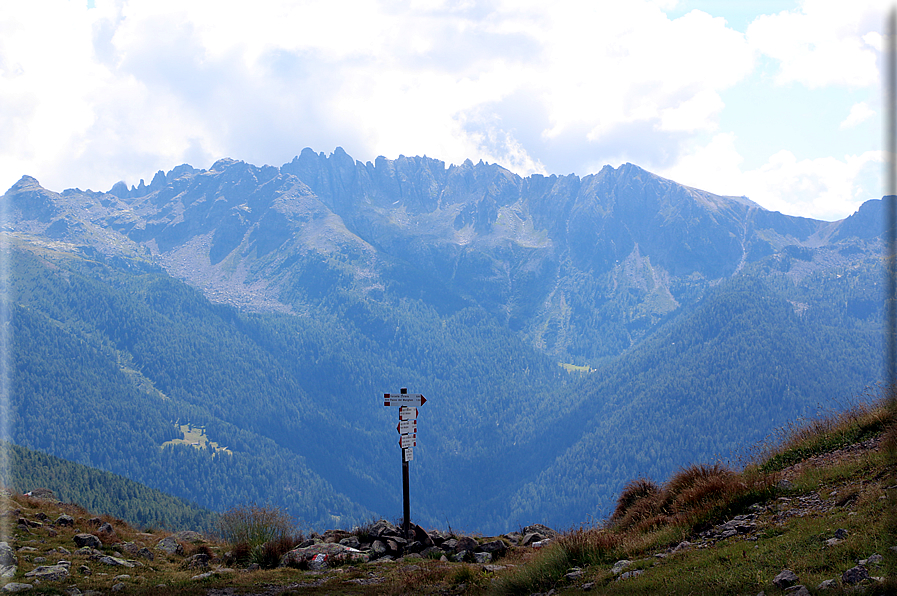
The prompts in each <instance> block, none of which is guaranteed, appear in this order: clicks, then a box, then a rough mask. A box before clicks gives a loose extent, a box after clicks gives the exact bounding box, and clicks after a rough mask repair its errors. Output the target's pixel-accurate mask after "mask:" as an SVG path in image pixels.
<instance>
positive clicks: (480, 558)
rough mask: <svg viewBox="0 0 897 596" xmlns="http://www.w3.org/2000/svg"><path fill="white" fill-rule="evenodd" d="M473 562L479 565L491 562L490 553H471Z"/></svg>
mask: <svg viewBox="0 0 897 596" xmlns="http://www.w3.org/2000/svg"><path fill="white" fill-rule="evenodd" d="M473 560H474V561H475V562H476V563H478V564H479V565H485V564H486V563H491V562H492V553H473Z"/></svg>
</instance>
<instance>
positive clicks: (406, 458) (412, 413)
mask: <svg viewBox="0 0 897 596" xmlns="http://www.w3.org/2000/svg"><path fill="white" fill-rule="evenodd" d="M425 403H427V398H426V397H424V396H423V395H421V394H420V393H412V394H410V395H409V394H408V389H406V388H405V387H402V390H401V392H400V393H399V394H398V395H396V394H395V393H384V394H383V405H384V406H387V407H392V406H399V424H398V426H396V430H397V431H399V435H400V438H399V446H400V447H401V448H402V500H403V501H404V514H405V520H404V523H403V524H402V533H403V534H405V538H411V503H410V499H409V496H408V495H409V492H410V491H409V481H408V462H410V461H411V460H413V459H414V447H416V446H417V409H418V408H419V407H420V406H422V405H424V404H425Z"/></svg>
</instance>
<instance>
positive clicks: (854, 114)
mask: <svg viewBox="0 0 897 596" xmlns="http://www.w3.org/2000/svg"><path fill="white" fill-rule="evenodd" d="M873 116H875V111H874V110H873V109H872V108H870V107H869V106H868V104H866V102H865V101H861V102H858V103H855V104H853V106H852V107H851V108H850V113H849V114H848V115H847V118H845V119H844V120H842V121H841V124H840V125H839V128H841V129H845V128H853V127H854V126H856V125H857V124H860V123H861V122H865V121H866V120H868V119H869V118H871V117H873Z"/></svg>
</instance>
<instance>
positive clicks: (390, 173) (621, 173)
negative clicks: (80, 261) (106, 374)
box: [3, 148, 882, 361]
mask: <svg viewBox="0 0 897 596" xmlns="http://www.w3.org/2000/svg"><path fill="white" fill-rule="evenodd" d="M3 200H4V201H6V203H7V205H8V211H9V212H10V221H9V222H8V224H7V227H8V228H10V229H11V230H12V231H15V232H17V233H20V234H28V235H30V236H33V237H43V238H46V239H48V240H54V241H63V242H70V243H72V244H74V245H81V246H90V247H92V248H93V249H95V250H98V251H100V252H101V253H103V254H106V255H110V256H111V255H118V256H127V257H130V258H134V257H137V258H143V259H148V260H152V261H155V262H157V263H158V264H160V265H162V266H163V267H165V268H166V269H167V270H168V271H169V272H170V273H172V274H173V275H175V276H177V277H180V278H182V279H184V280H186V281H188V282H189V283H191V284H193V285H195V286H197V287H199V288H201V289H202V290H203V291H204V292H205V293H206V294H207V295H208V296H209V297H210V298H211V299H213V300H217V301H223V302H230V303H233V304H235V305H238V306H241V307H244V308H251V309H257V310H281V311H291V310H292V311H294V312H298V311H303V310H304V309H306V308H307V307H308V305H309V304H311V303H313V302H314V301H315V300H318V299H320V297H321V296H322V295H325V294H326V293H327V292H328V291H333V290H334V289H336V288H340V289H342V290H344V291H349V292H357V293H360V294H363V295H365V296H366V297H368V298H370V299H373V300H378V301H390V300H396V299H402V298H415V299H422V300H424V301H425V302H427V303H429V304H431V305H432V306H434V307H435V308H437V309H439V310H441V311H451V310H452V309H456V308H459V307H460V306H462V305H464V304H478V305H480V306H482V307H484V308H485V309H487V310H488V311H489V312H490V313H492V314H493V315H494V316H496V317H498V318H499V320H501V321H504V322H505V323H506V324H507V325H509V326H510V327H511V328H513V329H514V330H515V331H517V332H518V333H520V334H521V335H522V336H523V337H525V338H526V339H527V341H529V342H530V343H532V344H533V345H535V346H537V347H538V348H539V349H541V350H543V351H545V352H547V353H549V354H551V355H553V356H555V357H557V358H559V359H564V360H568V361H589V360H592V359H596V358H601V357H605V356H610V355H615V354H618V353H619V352H620V351H622V350H623V349H626V348H628V347H630V346H631V345H633V344H634V343H637V342H638V341H639V340H640V339H642V338H643V337H645V336H646V335H647V334H650V332H651V331H652V330H653V329H654V328H655V326H656V324H657V323H658V322H659V321H661V320H663V319H664V318H665V317H668V316H669V315H670V314H671V313H675V312H676V311H677V310H679V309H680V308H681V307H682V306H684V305H686V304H690V303H693V302H694V301H696V300H698V299H699V298H700V297H701V296H702V295H703V293H704V291H705V290H706V289H707V288H708V287H709V285H710V284H714V283H717V282H718V281H719V280H721V279H724V278H727V277H730V276H732V275H735V274H736V273H739V272H741V271H743V270H744V269H745V267H749V268H750V267H753V268H754V269H757V270H758V271H761V270H762V271H770V272H774V273H775V274H776V275H790V276H792V277H805V276H807V275H811V274H813V273H814V272H818V271H830V270H834V269H836V268H839V267H850V266H851V265H852V264H855V263H857V262H860V261H863V260H864V259H869V258H871V257H872V256H873V255H874V254H875V251H876V250H877V248H878V237H879V235H880V232H879V231H880V230H881V229H882V227H881V225H882V224H881V207H880V201H870V202H868V203H867V204H865V205H863V207H862V208H861V209H860V210H859V211H858V212H857V213H856V214H855V215H853V216H851V217H849V218H847V219H845V220H843V221H840V222H832V223H829V222H823V221H816V220H810V219H805V218H797V217H789V216H785V215H782V214H780V213H774V212H769V211H766V210H764V209H763V208H761V207H759V206H758V205H756V204H754V203H752V202H751V201H749V200H747V199H745V198H734V197H721V196H717V195H713V194H710V193H707V192H704V191H700V190H697V189H693V188H689V187H685V186H682V185H679V184H676V183H675V182H673V181H670V180H666V179H664V178H660V177H658V176H655V175H653V174H651V173H649V172H646V171H645V170H642V169H641V168H639V167H637V166H634V165H631V164H625V165H623V166H621V167H619V168H617V169H614V168H611V167H610V166H606V167H605V168H603V169H602V170H601V171H600V172H598V173H597V174H593V175H589V176H585V177H583V178H580V177H578V176H575V175H570V176H560V177H558V176H550V177H545V176H540V175H533V176H530V177H527V178H521V177H520V176H517V175H515V174H512V173H511V172H509V171H507V170H505V169H504V168H502V167H500V166H498V165H495V164H485V163H482V162H480V163H478V164H473V163H471V162H470V161H466V162H464V163H463V164H461V165H458V166H455V165H452V166H449V167H446V165H445V163H444V162H442V161H439V160H435V159H431V158H427V157H404V156H401V157H399V158H398V159H395V160H387V159H385V158H382V157H381V158H378V159H377V160H376V161H375V162H374V163H370V162H368V163H361V162H358V161H354V160H353V159H352V158H351V157H350V156H348V155H347V154H346V153H345V152H344V151H343V150H342V149H339V148H338V149H337V150H336V151H335V152H334V153H333V154H331V155H330V156H326V155H324V154H323V153H315V152H313V151H312V150H310V149H305V150H303V151H302V152H301V154H300V155H299V156H297V157H296V158H295V159H293V160H292V161H291V162H289V163H287V164H284V165H283V166H282V167H280V168H276V167H271V166H264V167H256V166H253V165H250V164H246V163H243V162H238V161H234V160H230V159H222V160H220V161H218V162H216V163H215V164H214V165H213V166H212V167H211V168H210V169H209V170H208V171H205V170H197V169H195V168H193V167H191V166H188V165H182V166H178V167H177V168H174V169H173V170H171V171H170V172H168V173H164V172H161V171H160V172H158V173H156V175H155V176H154V177H153V179H152V182H151V183H150V184H149V185H148V186H147V185H145V184H144V182H143V181H142V180H141V182H140V184H139V185H138V186H136V187H131V188H130V189H128V188H127V187H126V186H125V185H124V184H123V183H119V184H116V185H115V186H114V187H113V188H112V189H111V190H110V191H109V192H108V193H97V192H90V191H87V192H84V191H80V190H67V191H65V192H63V193H61V194H58V193H54V192H50V191H48V190H45V189H43V188H41V187H40V185H39V184H38V182H37V181H36V180H34V179H33V178H29V177H23V178H22V180H20V181H19V182H18V183H17V184H16V185H15V186H13V187H12V188H11V189H10V190H9V192H8V193H7V194H6V195H4V197H3ZM758 268H759V269H758ZM608 338H613V339H608Z"/></svg>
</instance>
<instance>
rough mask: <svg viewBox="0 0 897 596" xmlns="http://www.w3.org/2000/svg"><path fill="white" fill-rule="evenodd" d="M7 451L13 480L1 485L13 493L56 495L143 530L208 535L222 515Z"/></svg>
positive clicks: (99, 474)
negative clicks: (39, 491) (45, 491)
mask: <svg viewBox="0 0 897 596" xmlns="http://www.w3.org/2000/svg"><path fill="white" fill-rule="evenodd" d="M0 449H6V450H7V451H6V453H7V457H8V463H9V469H8V470H7V472H8V476H7V477H5V478H2V479H0V484H2V485H3V486H6V487H8V488H9V489H10V490H12V491H14V492H19V493H24V492H28V491H32V490H34V489H38V488H46V489H50V490H51V491H53V493H54V494H55V495H56V498H57V499H59V500H60V501H62V502H64V503H75V504H77V505H80V506H81V507H84V508H86V509H88V510H90V511H101V512H103V513H106V514H109V515H113V516H115V517H117V518H121V519H123V520H125V521H126V522H128V523H129V524H132V525H134V526H136V527H138V528H148V527H154V528H168V529H170V530H186V529H191V530H206V529H211V528H213V527H214V525H215V523H216V521H217V519H218V515H217V514H215V513H213V512H211V511H209V510H208V509H203V508H202V507H197V506H196V505H194V504H193V503H189V502H187V501H184V500H183V499H178V498H177V497H172V496H171V495H166V494H165V493H162V492H159V491H157V490H154V489H151V488H149V487H147V486H144V485H142V484H139V483H137V482H134V481H132V480H128V479H127V478H124V477H122V476H119V475H118V474H112V473H111V472H104V471H102V470H97V469H94V468H90V467H88V466H83V465H81V464H76V463H74V462H70V461H66V460H64V459H60V458H58V457H54V456H52V455H48V454H46V453H41V452H40V451H33V450H31V449H27V448H25V447H21V446H19V445H12V444H9V443H6V444H0Z"/></svg>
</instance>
